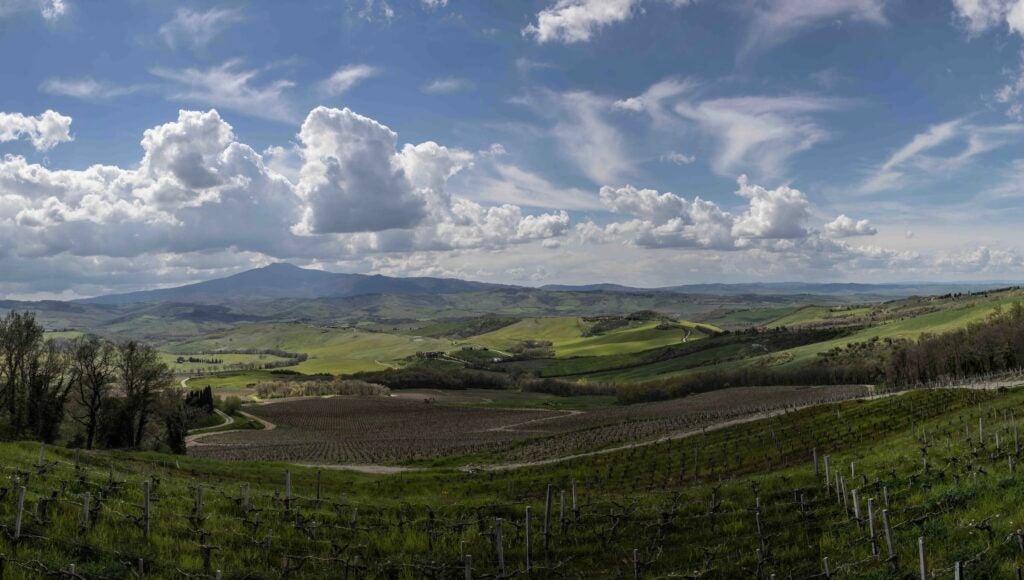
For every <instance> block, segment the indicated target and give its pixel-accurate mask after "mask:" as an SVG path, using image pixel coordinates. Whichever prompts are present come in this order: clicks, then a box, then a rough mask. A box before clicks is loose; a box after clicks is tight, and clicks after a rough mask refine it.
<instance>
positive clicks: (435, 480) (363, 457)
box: [0, 268, 1024, 578]
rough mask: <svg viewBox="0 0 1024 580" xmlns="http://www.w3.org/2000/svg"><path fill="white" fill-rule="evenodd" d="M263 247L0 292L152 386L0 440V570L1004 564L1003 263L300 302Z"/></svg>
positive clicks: (304, 572) (64, 342)
mask: <svg viewBox="0 0 1024 580" xmlns="http://www.w3.org/2000/svg"><path fill="white" fill-rule="evenodd" d="M275 272H283V274H284V275H285V276H286V277H295V276H297V275H298V276H300V277H301V276H304V274H297V273H296V272H295V271H294V270H291V269H281V268H276V269H271V271H270V273H269V274H273V273H275ZM269 274H268V273H267V272H260V273H259V276H255V279H257V280H258V281H260V284H264V285H268V286H269V287H270V288H272V289H275V290H267V289H256V290H254V291H253V292H251V293H250V294H249V295H245V294H244V293H243V294H241V295H239V294H237V292H236V289H235V285H234V284H227V283H225V282H217V283H212V285H208V286H204V287H201V288H199V289H196V288H191V289H187V291H185V296H186V297H190V298H191V299H194V300H198V302H195V303H188V302H170V301H164V299H165V298H168V297H169V296H174V295H175V290H174V289H169V290H167V291H161V292H162V293H161V294H158V295H156V296H157V298H159V299H158V300H156V301H152V302H142V301H141V300H142V299H146V300H149V299H150V298H148V297H152V296H153V295H151V294H143V295H130V296H128V297H124V296H120V297H114V298H111V299H99V300H90V301H85V302H77V303H57V302H40V303H13V302H6V303H3V304H4V306H3V307H4V308H5V309H7V310H8V311H11V312H20V311H32V312H36V315H37V320H38V321H39V322H40V323H41V324H42V325H43V327H44V328H45V329H46V332H45V334H44V335H43V337H44V338H43V343H44V344H46V345H50V346H52V347H53V348H56V349H58V350H59V349H62V348H67V349H69V350H70V352H76V353H77V352H80V351H81V349H82V348H84V347H85V346H87V345H89V344H95V345H100V346H99V347H97V348H100V347H102V345H103V344H110V345H111V346H110V348H111V349H112V350H111V351H110V352H111V353H112V356H114V359H113V360H115V361H122V360H127V359H125V358H124V357H126V356H128V354H129V353H131V352H134V351H132V350H131V348H139V349H142V351H141V352H142V353H143V354H145V352H146V351H145V348H149V349H151V351H152V359H151V360H150V362H149V363H146V364H150V365H151V368H152V369H153V372H157V373H165V376H166V380H167V381H168V383H167V384H166V385H165V386H164V387H163V391H162V392H161V393H160V399H159V401H157V402H158V404H157V407H156V411H155V412H156V413H157V414H156V415H155V417H156V418H157V419H158V420H157V421H154V422H151V423H150V424H149V426H148V427H147V428H146V429H145V431H144V433H143V437H144V438H143V440H142V441H143V442H142V443H141V444H136V445H131V446H125V447H122V448H118V447H117V446H116V445H115V444H114V442H115V441H117V440H116V439H112V437H114V436H115V435H116V432H114V433H111V432H107V431H104V430H103V429H102V425H103V423H102V422H103V421H110V420H113V419H110V418H109V417H108V415H106V414H103V413H101V414H100V415H98V420H100V421H101V423H100V425H101V429H100V432H99V433H100V434H99V439H98V441H99V443H98V444H97V445H96V446H95V447H94V448H92V449H88V448H86V449H83V448H82V445H81V441H82V439H81V425H82V424H81V423H78V422H77V420H74V419H73V418H74V417H77V416H79V415H78V414H79V413H80V411H81V410H82V409H83V407H82V404H83V401H84V399H82V400H81V401H80V400H79V399H74V400H72V401H71V404H70V409H69V412H70V413H71V415H70V417H71V418H72V419H69V420H67V421H66V422H65V423H64V424H62V425H61V427H60V429H59V433H60V435H58V436H57V437H55V438H54V439H53V440H52V443H53V445H44V446H43V447H39V446H38V444H37V443H29V442H14V441H12V442H4V443H0V457H2V458H3V463H2V467H0V470H3V471H4V472H5V474H6V476H7V481H8V482H9V483H8V485H7V486H6V487H2V486H0V521H3V522H8V523H7V524H5V525H7V526H8V527H7V529H8V531H9V534H10V533H12V532H11V531H10V530H12V529H13V528H11V527H10V526H12V525H15V524H13V523H12V522H17V521H20V522H21V523H20V524H17V525H18V526H20V528H19V529H20V531H19V532H18V534H20V535H19V536H18V538H19V539H18V540H17V541H13V540H12V543H11V546H12V547H16V548H17V550H16V551H14V550H12V551H11V552H10V553H9V554H6V555H5V556H4V557H3V558H0V570H5V572H4V573H5V574H6V575H12V574H13V576H12V577H31V576H32V575H33V574H36V573H45V574H49V575H62V574H63V575H68V574H70V572H68V570H69V568H67V566H68V565H69V563H72V562H73V563H74V565H75V568H74V570H75V571H74V573H75V574H78V575H80V576H81V577H87V578H91V577H97V578H101V577H121V576H123V575H124V573H126V570H128V569H129V568H130V569H131V570H133V572H132V573H133V574H137V573H138V569H139V568H140V567H141V569H142V570H143V571H144V573H145V574H146V575H149V576H154V577H167V576H173V575H175V574H177V573H179V572H182V573H187V574H189V575H192V576H199V577H203V576H206V577H215V576H217V574H218V571H219V573H220V574H221V577H228V578H233V577H237V578H243V577H245V578H262V577H311V578H318V577H338V575H339V574H340V575H341V576H344V575H345V574H346V573H347V574H348V575H349V576H350V577H368V578H369V577H372V578H376V577H395V578H423V577H439V578H449V577H459V578H463V577H483V578H486V577H511V576H516V575H531V576H536V577H556V576H568V577H579V578H583V577H594V576H593V575H592V571H593V570H596V569H600V570H606V571H608V574H607V575H605V576H600V577H609V578H622V577H644V578H647V577H651V578H656V577H678V575H679V573H680V571H681V570H688V571H692V573H691V572H687V574H691V576H689V577H695V578H734V577H758V576H761V577H766V576H767V575H769V574H775V575H777V576H786V577H794V578H811V577H820V574H821V570H823V569H824V567H825V566H828V570H829V572H828V573H829V574H831V575H832V577H846V576H850V577H878V578H887V577H900V576H904V575H906V574H908V573H909V571H911V570H916V569H918V567H919V565H920V561H919V560H920V559H921V558H923V559H924V560H923V561H924V562H925V565H926V566H928V567H929V569H934V570H942V569H945V568H948V567H950V566H953V565H954V564H955V563H956V562H961V564H963V563H965V562H966V563H967V565H968V566H969V569H970V570H973V574H976V575H979V576H990V577H994V576H1002V575H1005V574H1006V573H1012V571H1013V570H1015V569H1016V566H1017V565H1018V564H1017V561H1018V559H1019V557H1020V556H1019V554H1018V553H1017V552H1016V551H1015V549H1013V548H1012V546H1011V545H1009V544H1006V543H999V542H993V541H992V538H1001V537H1008V538H1012V537H1015V536H1013V534H1015V533H1017V532H1016V531H1015V530H1016V527H1015V526H1016V524H1013V523H1012V522H1013V521H1017V520H1018V519H1019V517H1022V516H1020V514H1016V512H1015V511H1013V510H1014V509H1015V508H1012V507H1008V506H1006V505H1004V504H1001V503H1000V500H999V498H1001V497H1003V495H1002V494H1004V493H1016V492H1017V491H1019V490H1018V488H1021V484H1020V483H1019V481H1018V478H1017V477H1016V475H1015V474H1016V469H1017V467H1016V463H1017V461H1018V459H1019V458H1020V457H1021V454H1022V453H1024V447H1022V444H1021V442H1020V438H1019V428H1020V424H1019V417H1020V416H1024V415H1022V414H1021V412H1020V409H1021V408H1022V406H1024V370H1022V369H1021V366H1024V291H1022V290H1021V289H1020V288H1018V287H1006V288H994V289H991V288H984V289H973V288H966V289H965V290H964V291H953V292H949V293H945V294H940V295H932V296H914V295H911V296H891V295H887V294H886V292H892V291H893V290H892V289H884V290H883V289H870V288H867V289H864V288H859V289H858V290H863V292H862V293H854V294H838V293H837V292H836V289H835V288H822V294H804V293H800V294H778V295H771V294H764V293H732V292H727V291H723V293H722V294H718V295H712V294H708V295H703V294H702V295H690V294H685V293H682V292H679V291H668V290H657V291H635V290H633V289H625V288H614V289H611V288H607V287H605V288H601V289H591V288H588V289H584V290H579V289H565V288H560V289H526V288H515V287H507V286H502V287H494V288H481V287H479V286H477V285H460V284H456V283H455V282H446V281H436V280H434V281H431V282H430V284H429V285H428V287H427V288H426V289H425V287H424V286H422V285H420V286H417V284H425V282H422V281H417V282H415V283H414V282H409V283H407V284H404V285H402V286H400V288H405V289H406V290H407V291H408V292H409V293H402V292H397V293H385V294H353V295H347V296H316V295H310V296H306V297H300V296H287V295H286V296H275V295H273V294H274V292H277V293H279V294H280V293H286V290H287V284H285V283H283V282H281V283H272V282H273V276H269ZM268 276H269V278H268ZM314 277H315V278H316V279H317V280H329V281H330V284H328V286H329V288H330V291H331V292H335V291H336V286H334V285H333V284H335V283H336V282H335V280H336V279H335V278H330V277H329V278H323V277H321V276H319V274H317V275H315V276H314ZM247 279H248V280H252V279H253V277H245V276H243V280H247ZM320 283H323V282H320ZM383 283H384V281H382V280H380V279H377V280H374V284H375V285H378V286H379V285H380V284H383ZM317 288H319V287H317V286H315V285H314V286H313V290H310V289H309V288H304V289H301V290H299V292H305V293H312V294H316V292H320V291H321V290H318V289H317ZM346 288H348V287H346ZM434 288H438V289H439V290H438V293H436V294H435V293H426V292H428V291H430V292H432V291H433V289H434ZM218 289H219V290H218ZM807 289H808V288H807V287H806V286H801V287H800V290H807ZM811 289H813V288H811ZM747 290H749V289H747ZM218 292H222V293H218ZM345 292H349V290H345ZM89 341H96V342H89ZM130 345H136V346H131V348H129V346H130ZM149 345H151V346H149ZM40 356H42V355H40ZM76 356H78V355H76ZM76 360H77V359H76ZM118 364H121V363H118ZM115 366H116V365H115ZM76 368H77V367H76ZM118 368H119V367H118ZM161 369H162V370H161ZM119 373H120V371H118V372H116V373H114V374H113V375H111V376H112V377H114V378H116V377H123V376H125V375H122V374H119ZM124 380H125V379H124V378H121V379H117V381H115V384H114V385H113V387H114V388H120V387H119V386H118V385H120V384H122V382H121V381H124ZM125 384H127V383H125ZM154 396H155V395H154ZM108 397H109V398H108V399H107V402H106V403H105V404H106V405H108V406H109V407H110V408H112V409H117V408H119V405H121V404H122V403H119V402H118V401H121V400H124V401H125V403H124V404H127V402H130V401H131V399H130V398H123V399H122V396H121V395H119V394H118V392H117V391H111V392H110V394H109V395H108ZM182 397H184V398H182ZM154 401H156V399H154ZM174 401H183V402H178V403H175V402H174ZM168 405H170V406H168ZM114 417H116V415H114ZM176 444H180V449H179V451H178V452H177V453H176V454H173V453H169V452H170V451H173V449H174V445H176ZM1021 489H1024V488H1021ZM21 490H24V500H23V503H21V504H19V503H18V501H15V500H17V497H20V495H21V493H22V491H21ZM146 490H148V491H146ZM147 494H148V495H147ZM86 497H88V498H90V499H88V500H86V499H84V498H86ZM12 498H13V499H12ZM147 498H148V499H147ZM19 501H20V500H19ZM86 501H89V502H92V503H89V504H88V505H89V507H88V514H89V515H88V518H87V520H86V519H83V518H85V516H84V515H83V511H82V510H83V509H85V508H83V507H82V506H83V505H85V504H84V503H83V502H86ZM19 505H20V506H21V507H19ZM19 510H21V511H19ZM883 510H884V513H883ZM19 513H20V514H21V515H19ZM27 513H32V514H36V515H34V516H32V517H30V518H26V514H27ZM883 520H884V522H886V523H884V524H883ZM979 521H980V522H983V523H984V526H985V528H984V529H982V528H978V527H977V526H976V525H974V524H969V523H965V522H979ZM146 529H148V530H150V531H149V533H148V534H147V533H146V532H145V530H146ZM75 530H78V532H77V533H73V532H74V531H75ZM989 530H991V531H989ZM922 537H923V538H925V540H924V541H925V542H926V545H927V551H926V552H925V553H924V555H923V556H921V555H920V554H919V542H920V538H922ZM114 538H119V539H118V540H115V539H114ZM597 548H599V549H597ZM979 554H982V555H984V554H988V556H987V557H985V558H981V557H980V556H979ZM129 563H130V565H129ZM186 571H187V572H186ZM346 571H347V572H346ZM1008 571H1009V572H1008Z"/></svg>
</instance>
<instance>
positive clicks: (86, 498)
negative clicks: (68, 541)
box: [82, 492, 92, 531]
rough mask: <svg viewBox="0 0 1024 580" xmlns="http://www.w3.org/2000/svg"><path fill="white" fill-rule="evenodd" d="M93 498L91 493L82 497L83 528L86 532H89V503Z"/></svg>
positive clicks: (86, 493)
mask: <svg viewBox="0 0 1024 580" xmlns="http://www.w3.org/2000/svg"><path fill="white" fill-rule="evenodd" d="M91 499H92V496H91V495H90V494H89V492H85V495H83V496H82V527H83V529H85V531H89V503H90V500H91Z"/></svg>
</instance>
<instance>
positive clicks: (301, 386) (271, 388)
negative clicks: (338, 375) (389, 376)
mask: <svg viewBox="0 0 1024 580" xmlns="http://www.w3.org/2000/svg"><path fill="white" fill-rule="evenodd" d="M255 388H256V394H257V395H259V397H260V398H261V399H280V398H284V397H322V396H325V395H359V396H364V397H386V396H388V395H390V394H391V390H390V389H388V388H387V387H385V386H384V385H379V384H376V383H369V382H366V381H361V380H357V379H333V380H330V381H272V382H268V383H259V384H257V385H256V387H255ZM234 398H237V397H234ZM239 403H241V402H240V401H239ZM224 412H225V413H226V412H227V411H226V410H225V411H224Z"/></svg>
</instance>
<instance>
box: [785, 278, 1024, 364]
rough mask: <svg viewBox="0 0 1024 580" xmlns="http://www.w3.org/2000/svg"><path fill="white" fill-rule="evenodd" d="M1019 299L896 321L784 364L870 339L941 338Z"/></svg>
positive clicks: (800, 353)
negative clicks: (936, 335)
mask: <svg viewBox="0 0 1024 580" xmlns="http://www.w3.org/2000/svg"><path fill="white" fill-rule="evenodd" d="M1020 301H1021V297H1020V296H1019V295H1012V296H1006V297H999V298H996V299H994V300H982V301H978V302H976V303H971V304H967V305H964V306H960V307H956V306H953V307H948V308H942V309H940V310H937V311H935V312H929V313H926V314H921V315H919V316H910V317H906V318H897V319H895V320H891V321H889V322H885V323H882V324H879V325H877V326H872V327H869V328H865V329H864V330H862V331H860V332H857V333H854V334H853V335H851V336H848V337H844V338H840V339H835V340H830V341H825V342H820V343H817V344H812V345H807V346H802V347H799V348H795V349H792V350H791V351H787V352H786V353H784V354H786V355H787V360H788V361H789V362H788V363H787V364H800V363H803V362H806V361H808V360H812V359H813V358H814V357H816V356H817V354H818V353H819V352H825V351H827V350H829V349H832V348H835V347H838V346H846V345H847V344H849V343H851V342H863V341H866V340H871V339H873V338H879V339H883V338H906V339H911V340H917V339H918V338H920V337H921V335H923V334H941V333H943V332H949V331H951V330H956V329H959V328H963V327H965V326H967V325H968V324H971V323H975V322H981V321H983V320H985V318H987V317H988V316H990V315H991V314H992V313H993V312H995V311H996V310H997V309H1002V310H1005V309H1008V308H1009V307H1010V306H1012V305H1013V304H1014V303H1016V302H1020Z"/></svg>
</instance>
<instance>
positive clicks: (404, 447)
mask: <svg viewBox="0 0 1024 580" xmlns="http://www.w3.org/2000/svg"><path fill="white" fill-rule="evenodd" d="M867 394H868V390H867V388H866V387H861V386H849V387H744V388H733V389H725V390H721V391H715V392H711V393H704V394H700V395H694V396H691V397H686V398H683V399H676V400H672V401H664V402H657V403H644V404H639V405H630V406H615V407H608V408H600V409H595V410H592V411H586V412H581V411H544V410H524V409H505V408H495V407H473V406H467V403H469V404H472V403H474V402H477V403H480V404H485V403H489V401H480V400H479V397H478V396H477V395H473V396H466V395H464V394H462V393H459V392H451V393H448V392H441V391H439V392H437V393H436V395H437V396H436V398H434V400H435V401H444V403H441V402H433V403H429V404H428V403H424V402H423V397H422V396H421V395H419V394H418V395H417V396H413V397H389V398H381V397H331V398H310V399H293V400H287V401H283V402H275V403H268V404H265V405H257V406H251V407H247V408H246V410H247V411H248V412H249V413H251V414H252V415H254V416H256V417H258V418H260V419H262V420H264V421H267V422H269V423H270V424H273V425H275V426H276V427H277V428H276V429H267V430H262V431H239V432H232V433H223V434H210V435H207V436H204V437H203V438H202V441H201V442H200V441H197V442H196V444H195V445H194V446H192V447H191V448H190V450H189V453H190V454H191V455H195V456H199V457H209V458H216V459H229V460H259V461H282V462H292V463H316V464H362V465H367V464H370V465H374V464H396V463H408V462H417V461H428V460H433V459H438V458H445V457H451V456H459V455H466V454H471V453H475V454H480V453H484V454H488V457H489V458H490V459H493V461H495V462H501V461H512V462H531V461H544V460H550V459H551V458H553V457H561V456H567V455H573V454H577V453H583V452H587V451H593V450H597V449H602V448H606V447H609V446H614V445H622V444H626V443H632V442H640V441H645V440H651V439H654V438H658V437H664V436H668V435H672V434H674V433H680V432H685V431H690V430H694V429H700V428H702V427H709V426H712V425H715V424H719V423H723V422H726V421H731V420H735V419H738V418H742V417H749V416H753V415H758V414H761V413H770V412H777V411H780V410H784V409H788V408H797V407H803V406H807V405H812V404H818V403H825V402H829V401H834V400H841V399H849V398H853V397H858V396H865V395H867ZM455 402H458V404H454V403H455ZM445 403H447V404H445Z"/></svg>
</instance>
